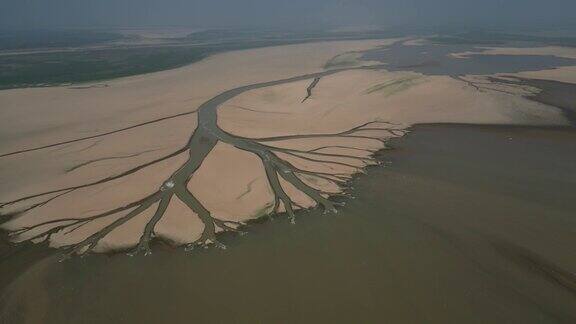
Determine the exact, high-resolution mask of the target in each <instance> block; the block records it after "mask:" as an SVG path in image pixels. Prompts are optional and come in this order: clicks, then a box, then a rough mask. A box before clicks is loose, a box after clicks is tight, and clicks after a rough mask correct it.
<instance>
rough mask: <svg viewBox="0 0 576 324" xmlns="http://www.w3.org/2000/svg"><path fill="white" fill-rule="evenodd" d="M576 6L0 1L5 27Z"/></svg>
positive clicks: (532, 13) (296, 20)
mask: <svg viewBox="0 0 576 324" xmlns="http://www.w3.org/2000/svg"><path fill="white" fill-rule="evenodd" d="M575 13H576V0H546V1H544V0H0V27H29V28H40V27H71V26H106V25H117V26H147V25H186V26H195V27H220V26H222V27H224V26H226V27H229V26H267V27H292V26H294V27H305V28H313V27H326V26H354V25H364V26H366V25H384V26H389V25H439V24H454V23H457V24H458V23H469V24H486V25H489V24H496V23H505V22H511V23H530V22H538V23H539V22H545V23H551V22H556V21H557V22H561V23H566V22H571V21H572V22H574V21H575V20H576V14H575Z"/></svg>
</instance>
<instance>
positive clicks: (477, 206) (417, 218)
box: [0, 125, 576, 324]
mask: <svg viewBox="0 0 576 324" xmlns="http://www.w3.org/2000/svg"><path fill="white" fill-rule="evenodd" d="M393 146H394V147H395V149H394V150H390V151H385V152H383V153H381V158H382V159H383V160H384V161H385V167H373V168H371V169H369V170H368V175H367V176H361V177H358V178H357V179H356V180H355V181H354V183H353V185H354V190H353V191H354V194H355V195H356V196H357V198H356V199H352V200H348V202H347V205H346V206H345V207H344V208H342V209H341V210H340V212H339V213H338V214H336V215H321V214H320V213H318V212H303V213H300V215H299V217H298V219H297V224H296V225H291V224H289V223H288V222H287V221H286V220H285V219H284V218H281V217H279V218H276V219H275V220H273V221H266V222H263V223H261V224H254V225H252V226H250V228H249V229H248V232H249V233H248V235H245V236H227V237H224V238H223V241H224V242H225V243H226V244H227V245H228V249H227V250H215V249H208V250H200V251H193V252H191V253H186V252H184V251H182V250H172V249H170V248H167V247H162V246H158V247H156V249H155V251H154V254H153V255H151V256H147V257H128V256H125V255H116V256H90V257H85V258H82V259H79V258H77V259H73V260H71V261H66V262H62V263H58V262H54V261H53V258H51V257H49V256H48V254H47V253H46V252H45V251H41V250H38V249H37V248H24V249H20V250H14V251H11V250H3V251H2V254H3V257H2V258H3V259H2V260H0V289H1V290H0V292H1V293H2V299H1V300H0V304H1V305H0V309H1V310H0V311H1V312H2V313H0V317H1V318H2V320H3V322H2V323H4V322H6V323H59V324H61V323H295V322H304V323H318V322H333V323H335V322H338V323H349V322H353V323H358V322H360V323H575V322H576V248H575V247H576V195H575V192H576V190H575V189H576V162H575V161H576V129H574V128H531V127H506V126H468V125H421V126H417V127H415V128H414V131H413V132H412V133H411V134H410V135H408V136H407V137H405V138H403V139H400V140H397V141H395V142H394V143H393ZM8 253H12V254H11V255H10V256H9V255H8Z"/></svg>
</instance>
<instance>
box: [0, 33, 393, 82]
mask: <svg viewBox="0 0 576 324" xmlns="http://www.w3.org/2000/svg"><path fill="white" fill-rule="evenodd" d="M0 35H3V36H0V38H1V37H3V38H2V39H3V43H1V42H0V44H4V45H3V46H4V47H0V49H4V50H6V49H16V48H18V49H29V48H34V49H37V48H46V47H48V49H50V48H52V47H76V48H75V49H74V50H70V51H59V50H58V51H52V52H51V51H50V50H48V51H44V52H37V53H33V52H31V53H27V54H11V55H2V54H1V52H0V89H10V88H21V87H38V86H53V85H60V84H67V83H81V82H88V81H102V80H109V79H113V78H118V77H124V76H131V75H137V74H142V73H149V72H155V71H161V70H166V69H172V68H177V67H180V66H183V65H186V64H190V63H193V62H196V61H199V60H201V59H203V58H205V57H207V56H209V55H212V54H214V53H219V52H224V51H230V50H238V49H248V48H256V47H264V46H276V45H285V44H293V43H303V42H311V41H318V40H331V39H367V38H386V37H393V36H397V33H395V34H391V33H389V32H368V33H348V32H346V33H333V32H280V31H259V30H208V31H204V32H199V33H194V34H191V35H189V36H188V37H184V38H178V39H174V38H173V39H170V40H164V42H163V43H161V44H158V45H154V46H138V45H137V44H136V45H134V44H129V45H123V46H114V45H112V44H110V43H109V44H106V46H107V47H102V46H101V48H97V49H95V48H91V49H90V48H82V47H81V46H83V45H91V44H97V43H106V42H110V41H113V40H119V39H123V36H121V35H118V34H114V33H104V32H87V31H82V32H68V33H63V32H61V33H56V32H40V33H39V34H38V35H35V36H33V35H32V34H27V33H25V34H21V32H13V34H9V33H4V34H0ZM23 35H24V36H26V37H23V38H22V39H20V38H19V37H20V36H23ZM0 46H2V45H0Z"/></svg>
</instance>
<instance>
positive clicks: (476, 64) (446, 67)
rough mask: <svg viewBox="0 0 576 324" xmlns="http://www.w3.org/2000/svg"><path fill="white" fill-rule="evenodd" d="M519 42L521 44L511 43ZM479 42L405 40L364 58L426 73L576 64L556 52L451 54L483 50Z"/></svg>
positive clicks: (492, 71)
mask: <svg viewBox="0 0 576 324" xmlns="http://www.w3.org/2000/svg"><path fill="white" fill-rule="evenodd" d="M509 46H516V47H518V46H519V45H518V44H510V45H509ZM482 51H484V50H483V49H481V48H480V47H478V46H477V45H462V44H424V45H404V44H403V43H402V42H397V43H394V44H392V45H390V46H384V47H380V48H377V49H374V50H369V51H367V52H365V53H364V55H363V57H362V58H363V59H364V60H369V61H378V62H383V63H385V64H386V70H389V71H414V72H418V73H422V74H425V75H488V74H495V73H518V72H525V71H541V70H547V69H553V68H557V67H562V66H571V65H576V59H570V58H563V57H557V56H552V55H483V54H472V55H469V56H467V57H466V58H458V57H454V56H451V55H450V54H455V53H463V52H482Z"/></svg>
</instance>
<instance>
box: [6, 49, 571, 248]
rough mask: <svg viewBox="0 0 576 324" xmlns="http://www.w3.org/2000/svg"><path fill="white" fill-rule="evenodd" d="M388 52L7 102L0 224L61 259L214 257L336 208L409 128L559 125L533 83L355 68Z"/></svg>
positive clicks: (218, 62) (157, 76)
mask: <svg viewBox="0 0 576 324" xmlns="http://www.w3.org/2000/svg"><path fill="white" fill-rule="evenodd" d="M392 42H393V40H389V41H354V42H323V43H316V44H306V45H291V46H282V47H273V48H265V49H256V50H247V51H238V52H231V53H226V54H221V55H216V56H213V57H211V58H209V59H207V60H204V61H202V62H199V63H196V64H193V65H190V66H188V67H184V68H181V69H176V70H171V71H166V72H160V73H154V74H150V75H143V76H138V77H131V78H126V79H120V80H115V81H111V82H108V83H107V84H108V86H107V87H92V88H90V87H88V88H84V89H67V88H43V89H22V90H9V91H2V92H0V100H2V102H3V107H2V110H1V111H0V114H1V118H0V120H1V122H0V129H1V131H0V132H1V133H0V136H1V138H2V142H1V143H0V170H1V171H0V182H2V184H3V186H2V187H1V188H0V201H2V202H3V203H2V204H1V205H0V207H1V212H2V214H3V216H2V217H3V218H4V220H3V225H2V227H3V228H4V229H5V230H8V231H9V232H10V233H11V239H12V240H13V241H14V242H21V241H30V240H31V241H34V242H43V241H48V242H49V244H50V245H51V246H54V247H61V248H64V249H65V251H66V252H67V253H68V254H83V253H88V252H92V251H94V252H106V251H115V250H129V249H130V250H131V251H132V252H134V253H148V252H149V251H150V250H149V245H150V242H151V241H152V240H153V239H155V238H156V239H162V240H164V241H166V242H169V243H171V244H174V245H187V246H188V247H194V246H197V245H209V244H216V245H218V246H221V247H223V246H222V245H221V244H220V243H219V242H218V241H217V239H216V236H215V234H216V233H218V232H221V231H239V230H241V227H242V226H243V225H244V224H245V222H246V221H249V220H252V219H255V218H259V217H262V216H265V215H269V214H272V213H277V212H285V213H286V214H287V216H288V217H290V218H291V219H294V217H295V214H294V210H296V209H301V208H313V207H321V208H323V209H324V210H325V211H326V212H335V211H336V207H337V205H336V204H335V203H334V202H333V201H332V200H331V199H330V198H331V197H333V196H336V195H344V196H345V195H346V189H347V183H348V180H349V179H350V178H351V177H352V176H353V175H354V174H357V173H359V172H363V170H364V168H365V167H366V166H368V165H372V164H375V163H377V162H376V160H375V159H374V158H373V157H372V154H373V153H374V152H376V151H378V150H380V149H382V148H385V146H386V141H387V140H389V139H391V138H394V137H399V136H402V135H404V134H405V133H406V129H407V128H408V127H409V126H411V125H414V124H417V123H431V122H457V123H478V124H526V125H566V124H568V121H567V119H566V118H565V116H564V115H563V112H562V110H560V109H557V108H555V107H551V106H549V105H546V104H543V103H539V102H536V101H532V100H529V99H527V98H526V96H530V95H533V94H535V93H537V92H538V91H539V90H538V89H537V88H534V87H532V86H530V85H525V84H517V83H513V82H501V81H499V82H492V81H490V80H491V79H489V78H487V77H485V76H450V75H425V74H421V73H417V72H410V71H396V72H389V71H387V70H386V66H380V65H378V66H376V65H377V64H379V63H376V62H372V61H370V62H360V61H358V59H359V57H360V56H359V55H356V54H355V53H358V52H361V51H363V50H367V49H370V48H373V47H375V46H382V45H386V44H391V43H392ZM342 57H345V59H342ZM335 58H336V59H335ZM464 59H465V58H464ZM330 62H332V64H330ZM334 62H337V63H338V64H334ZM342 62H344V63H345V64H344V63H342ZM368 66H371V68H369V67H368ZM275 80H278V81H275ZM486 83H488V84H486ZM211 98H212V99H211ZM4 103H6V104H4ZM46 112H50V113H49V114H47V113H46Z"/></svg>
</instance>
